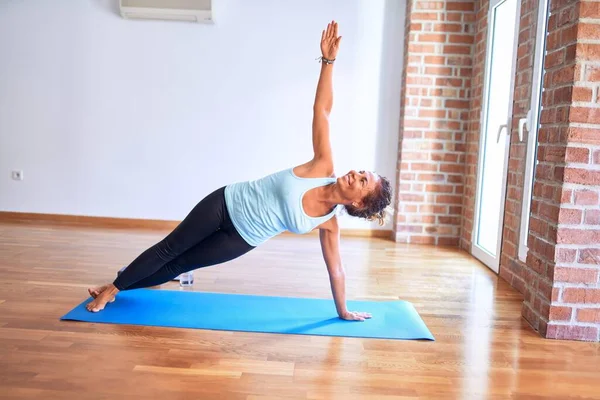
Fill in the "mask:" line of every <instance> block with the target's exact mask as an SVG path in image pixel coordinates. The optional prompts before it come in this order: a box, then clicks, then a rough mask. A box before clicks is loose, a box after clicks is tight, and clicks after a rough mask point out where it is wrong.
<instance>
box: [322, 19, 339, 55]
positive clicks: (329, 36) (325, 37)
mask: <svg viewBox="0 0 600 400" xmlns="http://www.w3.org/2000/svg"><path fill="white" fill-rule="evenodd" d="M337 33H338V24H337V22H335V21H331V22H330V23H329V24H327V29H326V30H324V31H323V33H322V34H321V53H322V54H323V57H324V58H326V59H328V60H334V59H335V57H336V56H337V52H338V48H339V45H340V40H342V37H341V36H338V35H337Z"/></svg>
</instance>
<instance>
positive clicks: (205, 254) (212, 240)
mask: <svg viewBox="0 0 600 400" xmlns="http://www.w3.org/2000/svg"><path fill="white" fill-rule="evenodd" d="M252 249H254V247H252V246H250V245H249V244H248V243H246V241H244V239H243V238H242V237H241V236H240V235H239V234H238V233H237V232H236V231H233V232H232V231H230V230H220V231H218V232H215V233H213V234H212V235H210V236H209V237H207V238H206V239H205V240H203V241H202V242H200V243H199V244H197V245H196V246H194V247H193V248H191V249H190V250H188V251H186V252H185V253H183V254H182V255H180V256H179V257H177V258H176V259H175V260H173V261H171V262H169V263H168V264H166V265H164V266H163V267H162V268H161V269H159V270H158V271H156V272H155V273H154V274H152V275H150V276H149V277H147V278H144V279H142V280H141V281H138V282H136V283H135V284H133V285H132V286H130V287H129V288H128V289H139V288H145V287H150V286H156V285H160V284H162V283H165V282H168V281H170V280H171V279H173V278H174V277H176V276H178V275H179V274H182V273H184V272H188V271H191V270H194V269H198V268H203V267H208V266H211V265H217V264H222V263H224V262H227V261H230V260H233V259H234V258H237V257H240V256H242V255H244V254H246V253H247V252H249V251H250V250H252Z"/></svg>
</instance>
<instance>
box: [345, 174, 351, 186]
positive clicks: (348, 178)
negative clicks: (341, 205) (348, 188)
mask: <svg viewBox="0 0 600 400" xmlns="http://www.w3.org/2000/svg"><path fill="white" fill-rule="evenodd" d="M346 181H347V182H348V185H350V175H346Z"/></svg>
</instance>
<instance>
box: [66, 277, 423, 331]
mask: <svg viewBox="0 0 600 400" xmlns="http://www.w3.org/2000/svg"><path fill="white" fill-rule="evenodd" d="M91 300H92V299H91V298H89V299H87V300H85V301H84V302H83V303H81V304H80V305H78V306H77V307H75V308H74V309H73V310H72V311H70V312H69V313H68V314H66V315H65V316H63V317H62V318H61V319H62V320H74V321H85V322H97V323H110V324H129V325H147V326H166V327H177V328H198V329H215V330H226V331H247V332H267V333H286V334H300V335H320V336H346V337H361V338H380V339H427V340H434V338H433V335H432V334H431V332H430V331H429V329H427V326H425V323H424V322H423V320H422V319H421V317H420V316H419V314H418V313H417V311H416V310H415V308H414V307H413V305H412V304H411V303H409V302H406V301H348V302H347V305H348V309H350V310H355V311H363V312H368V313H371V314H372V315H373V318H372V319H369V320H366V321H364V322H356V321H344V320H342V319H340V318H338V317H337V313H336V311H335V305H334V303H333V300H325V299H308V298H293V297H273V296H250V295H241V294H224V293H202V292H188V291H176V290H156V289H137V290H131V291H125V292H121V293H119V295H118V296H117V300H116V301H115V302H114V303H109V304H107V305H106V308H105V309H104V310H103V311H100V312H98V313H92V312H89V311H87V310H86V309H85V305H86V304H87V303H89V302H90V301H91Z"/></svg>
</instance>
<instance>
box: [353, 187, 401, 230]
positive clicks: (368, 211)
mask: <svg viewBox="0 0 600 400" xmlns="http://www.w3.org/2000/svg"><path fill="white" fill-rule="evenodd" d="M379 178H380V181H379V185H378V186H377V188H376V189H375V190H373V191H372V192H371V193H369V194H368V195H367V196H365V198H364V199H363V201H362V202H363V204H364V206H363V207H362V208H357V207H354V206H351V205H347V206H345V207H346V212H347V213H348V215H351V216H353V217H359V218H364V219H366V220H367V221H375V220H378V221H379V225H383V224H384V223H385V217H386V214H385V209H386V207H387V206H389V205H390V203H391V201H392V185H390V181H389V180H387V179H386V178H384V177H383V176H380V177H379Z"/></svg>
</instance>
